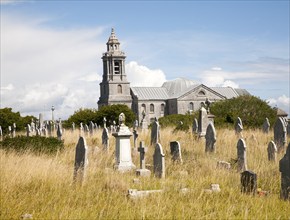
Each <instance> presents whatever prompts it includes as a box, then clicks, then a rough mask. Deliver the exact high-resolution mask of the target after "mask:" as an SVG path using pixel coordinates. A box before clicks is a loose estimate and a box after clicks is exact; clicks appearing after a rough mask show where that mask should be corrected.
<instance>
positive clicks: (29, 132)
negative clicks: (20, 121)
mask: <svg viewBox="0 0 290 220" xmlns="http://www.w3.org/2000/svg"><path fill="white" fill-rule="evenodd" d="M30 135H31V127H30V124H27V126H26V136H27V137H30Z"/></svg>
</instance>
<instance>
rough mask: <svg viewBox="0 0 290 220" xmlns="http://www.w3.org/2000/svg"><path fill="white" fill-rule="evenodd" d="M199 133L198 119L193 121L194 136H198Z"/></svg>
mask: <svg viewBox="0 0 290 220" xmlns="http://www.w3.org/2000/svg"><path fill="white" fill-rule="evenodd" d="M197 133H198V121H197V119H196V118H195V119H193V123H192V134H197Z"/></svg>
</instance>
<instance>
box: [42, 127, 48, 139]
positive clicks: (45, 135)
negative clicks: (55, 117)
mask: <svg viewBox="0 0 290 220" xmlns="http://www.w3.org/2000/svg"><path fill="white" fill-rule="evenodd" d="M41 133H42V135H43V136H44V137H47V129H46V126H43V127H42V131H41Z"/></svg>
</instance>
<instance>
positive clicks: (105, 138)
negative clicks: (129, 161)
mask: <svg viewBox="0 0 290 220" xmlns="http://www.w3.org/2000/svg"><path fill="white" fill-rule="evenodd" d="M102 145H103V150H108V149H109V131H108V128H106V127H104V128H103V133H102Z"/></svg>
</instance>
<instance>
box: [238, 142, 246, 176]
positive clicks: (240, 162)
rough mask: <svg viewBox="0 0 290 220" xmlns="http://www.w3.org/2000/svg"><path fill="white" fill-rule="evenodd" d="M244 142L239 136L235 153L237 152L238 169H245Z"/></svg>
mask: <svg viewBox="0 0 290 220" xmlns="http://www.w3.org/2000/svg"><path fill="white" fill-rule="evenodd" d="M246 148H247V146H246V143H245V141H244V139H242V138H240V139H239V141H238V144H237V153H238V161H237V164H238V167H237V169H238V171H244V170H247V154H246Z"/></svg>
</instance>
